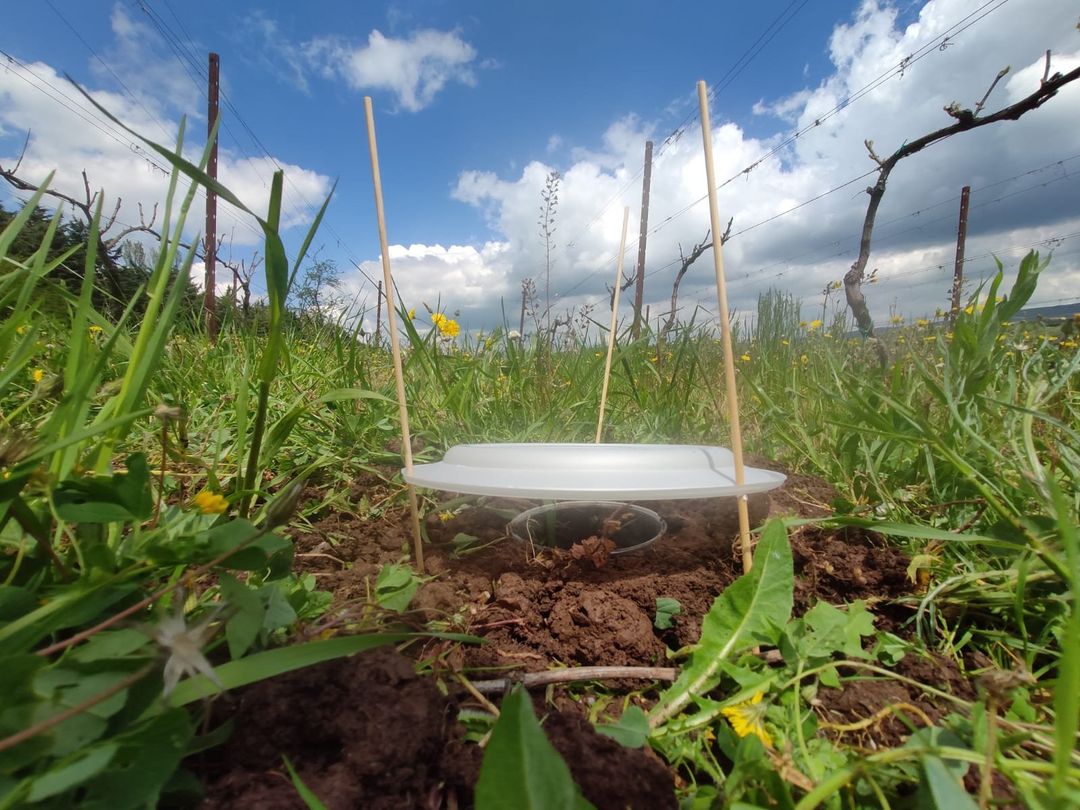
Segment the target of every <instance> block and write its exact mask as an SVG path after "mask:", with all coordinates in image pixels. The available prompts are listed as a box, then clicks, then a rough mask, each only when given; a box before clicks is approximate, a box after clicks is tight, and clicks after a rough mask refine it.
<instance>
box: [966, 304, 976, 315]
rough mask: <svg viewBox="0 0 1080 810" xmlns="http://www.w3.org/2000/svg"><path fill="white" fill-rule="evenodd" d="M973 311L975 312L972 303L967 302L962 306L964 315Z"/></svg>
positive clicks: (971, 313)
mask: <svg viewBox="0 0 1080 810" xmlns="http://www.w3.org/2000/svg"><path fill="white" fill-rule="evenodd" d="M974 313H975V305H974V304H968V305H967V306H966V307H964V314H965V315H973V314H974Z"/></svg>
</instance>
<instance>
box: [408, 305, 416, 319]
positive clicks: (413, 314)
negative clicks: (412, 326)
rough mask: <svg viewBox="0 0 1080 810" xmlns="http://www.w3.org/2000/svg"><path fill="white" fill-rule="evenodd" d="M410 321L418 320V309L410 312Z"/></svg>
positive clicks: (414, 308)
mask: <svg viewBox="0 0 1080 810" xmlns="http://www.w3.org/2000/svg"><path fill="white" fill-rule="evenodd" d="M409 320H410V321H414V320H416V307H413V308H412V309H410V310H409Z"/></svg>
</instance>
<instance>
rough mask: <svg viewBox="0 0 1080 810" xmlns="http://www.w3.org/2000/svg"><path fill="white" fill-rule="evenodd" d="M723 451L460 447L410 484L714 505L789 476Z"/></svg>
mask: <svg viewBox="0 0 1080 810" xmlns="http://www.w3.org/2000/svg"><path fill="white" fill-rule="evenodd" d="M745 473H746V474H745V478H744V483H743V484H742V485H741V486H740V485H738V484H736V483H735V459H734V456H733V455H732V453H731V451H730V450H728V449H726V448H723V447H707V446H704V445H690V444H459V445H457V446H455V447H451V448H450V449H449V450H448V451H447V453H446V455H445V456H444V457H443V460H442V461H440V462H438V463H435V464H417V465H415V466H414V467H413V471H412V473H411V474H409V473H406V472H404V471H403V475H404V476H405V480H406V481H408V482H409V483H410V484H414V485H415V486H418V487H427V488H429V489H440V490H445V491H447V492H464V493H468V494H471V495H506V496H514V497H519V498H551V499H557V500H566V501H590V500H596V499H600V500H603V499H615V500H642V499H655V500H666V499H676V498H713V497H719V496H733V495H749V494H751V493H754V492H767V491H768V490H770V489H775V488H776V487H778V486H780V485H781V484H782V483H784V480H785V478H786V476H784V475H781V474H780V473H777V472H772V471H771V470H759V469H756V468H754V467H746V468H745Z"/></svg>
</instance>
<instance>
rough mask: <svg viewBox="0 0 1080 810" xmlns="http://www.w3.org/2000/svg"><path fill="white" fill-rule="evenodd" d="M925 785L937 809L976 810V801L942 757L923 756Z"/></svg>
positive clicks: (933, 805)
mask: <svg viewBox="0 0 1080 810" xmlns="http://www.w3.org/2000/svg"><path fill="white" fill-rule="evenodd" d="M922 771H923V780H924V781H923V786H924V788H925V790H926V792H927V794H928V796H929V798H930V801H931V803H932V804H931V806H932V807H934V808H937V810H975V802H974V801H973V800H972V798H971V795H970V794H969V793H968V792H967V791H966V790H964V786H963V784H962V783H961V782H960V780H959V779H958V778H957V777H956V776H954V775H953V774H952V773H950V772H949V769H948V768H947V767H946V766H945V763H944V762H942V760H941V758H940V757H935V756H929V755H927V756H924V757H923V758H922Z"/></svg>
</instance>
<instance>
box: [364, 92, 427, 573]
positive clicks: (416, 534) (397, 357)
mask: <svg viewBox="0 0 1080 810" xmlns="http://www.w3.org/2000/svg"><path fill="white" fill-rule="evenodd" d="M364 117H365V119H366V120H367V135H368V151H369V152H370V153H371V182H372V185H373V186H374V187H375V216H376V217H377V219H378V223H379V246H380V248H381V249H382V270H383V289H385V290H386V328H387V331H389V332H390V350H391V353H392V354H393V358H394V380H395V382H396V383H397V401H398V418H399V419H400V421H401V455H402V459H403V460H404V462H405V471H406V472H408V473H412V469H413V458H412V436H411V434H410V433H409V407H408V404H407V402H406V400H405V374H404V371H403V369H402V365H401V342H400V340H399V339H398V329H397V310H396V309H395V307H394V279H393V276H392V275H391V273H390V246H389V244H388V243H387V239H386V214H385V212H384V210H383V196H382V178H381V175H380V174H379V150H378V147H377V146H376V144H375V116H374V113H373V112H372V110H371V96H364ZM406 486H407V488H408V492H409V511H410V517H411V519H412V531H413V551H414V553H415V556H416V567H417V569H418V570H419V571H421V572H423V571H424V547H423V542H422V540H421V537H420V507H419V505H418V504H417V501H416V487H414V486H413V485H412V484H407V485H406Z"/></svg>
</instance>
